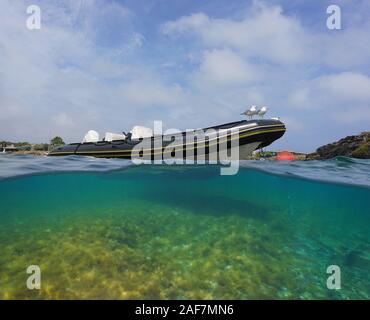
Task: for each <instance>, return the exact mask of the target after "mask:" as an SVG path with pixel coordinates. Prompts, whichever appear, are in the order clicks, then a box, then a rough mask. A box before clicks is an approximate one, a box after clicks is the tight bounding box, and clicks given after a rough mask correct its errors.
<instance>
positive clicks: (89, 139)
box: [49, 118, 285, 160]
mask: <svg viewBox="0 0 370 320" xmlns="http://www.w3.org/2000/svg"><path fill="white" fill-rule="evenodd" d="M284 132H285V125H284V123H283V122H281V121H280V120H279V119H278V118H272V119H250V120H242V121H236V122H231V123H226V124H222V125H217V126H213V127H208V128H204V129H202V130H190V131H189V130H188V131H184V132H178V133H171V134H164V135H163V134H159V135H158V134H155V133H154V134H153V131H152V129H150V128H146V127H141V126H135V127H134V128H133V130H132V131H131V132H129V133H128V134H125V133H122V134H113V133H107V134H106V135H105V137H104V139H102V140H100V139H99V135H98V133H97V132H95V131H89V132H88V133H87V135H86V136H85V138H84V139H83V141H82V142H80V143H71V144H68V145H65V146H61V147H57V148H55V149H54V150H52V151H51V152H50V153H49V156H68V155H81V156H92V157H102V158H124V159H134V158H144V159H146V160H153V159H158V158H159V159H165V158H169V157H172V158H183V159H194V160H197V159H198V158H201V157H202V156H205V157H206V158H207V159H208V157H210V156H211V155H214V154H216V157H218V154H219V153H220V152H221V149H222V148H221V147H222V146H223V148H226V149H227V151H228V152H229V153H230V150H234V149H235V148H237V149H238V153H237V157H238V159H245V158H246V157H248V156H250V155H251V154H252V152H253V151H254V150H256V149H260V148H263V147H266V146H268V145H270V144H271V143H272V142H274V141H275V140H277V139H279V138H280V137H281V136H282V135H283V134H284Z"/></svg>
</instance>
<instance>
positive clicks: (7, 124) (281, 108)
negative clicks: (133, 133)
mask: <svg viewBox="0 0 370 320" xmlns="http://www.w3.org/2000/svg"><path fill="white" fill-rule="evenodd" d="M30 4H36V5H38V6H39V7H40V8H41V23H42V27H41V29H40V30H28V29H27V28H26V19H27V17H28V16H27V13H26V8H27V6H28V5H30ZM330 4H337V5H339V6H340V8H341V13H342V29H341V30H329V29H327V27H326V19H327V17H328V15H327V13H326V8H327V7H328V5H330ZM369 16H370V3H369V1H343V0H342V1H339V0H338V1H321V0H320V1H319V0H315V1H299V0H298V1H224V0H217V1H215V0H213V1H211V0H208V1H207V0H187V1H185V0H182V1H180V0H167V1H165V0H135V1H134V0H131V1H113V0H69V1H61V0H60V1H46V0H44V1H37V0H31V1H21V0H19V1H12V0H4V1H1V4H0V26H1V28H0V140H2V139H6V140H28V141H32V142H43V141H45V142H46V141H47V140H48V139H49V138H50V137H51V136H55V135H61V136H62V137H63V138H64V139H65V140H66V141H68V142H72V141H79V140H81V138H82V136H83V135H84V133H85V132H86V131H87V130H89V129H95V130H97V131H98V132H100V133H101V134H104V132H105V131H113V132H115V131H117V132H120V131H122V130H124V131H128V130H129V129H130V128H131V127H132V126H134V125H136V124H142V125H147V126H151V125H152V123H153V120H162V121H163V122H164V125H165V127H167V128H179V129H188V128H199V127H206V126H210V125H213V124H219V123H224V122H229V121H235V120H238V119H240V116H239V114H240V113H241V112H242V111H244V110H245V109H246V107H247V106H249V105H252V104H256V105H267V106H268V107H269V112H268V116H271V117H273V116H280V117H281V119H282V120H283V121H284V122H286V124H287V133H286V135H285V136H284V137H283V138H282V139H280V140H279V141H277V142H276V143H274V145H273V146H272V147H271V148H273V149H294V150H297V151H313V150H314V149H315V148H316V147H318V146H320V145H322V144H325V143H328V142H331V141H333V140H337V139H339V138H341V137H343V136H346V135H350V134H356V133H359V132H361V131H364V130H369V129H370V127H369V123H370V74H369V71H370V69H369V67H370V59H369V57H370V38H369V34H370V19H369V18H370V17H369Z"/></svg>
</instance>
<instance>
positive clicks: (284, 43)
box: [162, 3, 311, 63]
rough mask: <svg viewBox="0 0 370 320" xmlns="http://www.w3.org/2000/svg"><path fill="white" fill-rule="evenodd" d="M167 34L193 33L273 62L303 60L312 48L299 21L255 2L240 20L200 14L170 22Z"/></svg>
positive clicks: (210, 44) (211, 43) (211, 44)
mask: <svg viewBox="0 0 370 320" xmlns="http://www.w3.org/2000/svg"><path fill="white" fill-rule="evenodd" d="M162 31H163V33H165V34H176V33H185V32H186V31H188V32H193V33H195V34H197V35H198V36H199V37H200V38H201V40H202V41H203V43H204V44H205V45H206V46H208V47H214V48H222V47H225V46H227V47H230V48H234V49H237V50H241V51H242V52H243V54H244V55H246V56H249V57H259V58H264V59H267V60H268V61H271V62H279V63H297V62H301V61H302V60H303V59H304V58H305V56H306V55H307V54H309V52H310V51H311V50H309V41H308V37H307V36H306V34H305V32H304V30H303V28H302V26H301V25H300V23H299V21H298V20H297V19H295V18H292V17H288V16H284V15H283V13H282V9H281V7H278V6H275V7H272V6H266V5H263V4H261V3H259V4H257V3H255V5H254V7H253V10H252V11H251V14H250V15H248V16H247V17H245V19H243V20H240V21H235V20H229V19H214V18H209V17H208V16H206V15H205V14H202V13H197V14H192V15H189V16H185V17H181V18H180V19H178V20H175V21H169V22H167V23H166V24H164V25H163V26H162Z"/></svg>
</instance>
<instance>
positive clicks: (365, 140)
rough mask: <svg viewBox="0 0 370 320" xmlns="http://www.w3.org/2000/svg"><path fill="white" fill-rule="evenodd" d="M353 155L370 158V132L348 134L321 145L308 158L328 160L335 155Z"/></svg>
mask: <svg viewBox="0 0 370 320" xmlns="http://www.w3.org/2000/svg"><path fill="white" fill-rule="evenodd" d="M339 156H343V157H351V158H358V159H370V132H369V131H366V132H362V133H360V134H359V135H353V136H347V137H345V138H343V139H340V140H338V141H336V142H333V143H329V144H326V145H324V146H321V147H319V148H318V149H317V150H316V152H313V153H309V154H307V156H306V160H327V159H332V158H335V157H339Z"/></svg>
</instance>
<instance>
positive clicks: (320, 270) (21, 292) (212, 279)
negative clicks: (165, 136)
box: [0, 155, 370, 299]
mask: <svg viewBox="0 0 370 320" xmlns="http://www.w3.org/2000/svg"><path fill="white" fill-rule="evenodd" d="M0 166H1V167H0V221H1V223H0V252H1V255H0V298H1V299H12V298H20V299H44V298H47V299H62V298H65V299H76V298H77V299H144V298H146V299H266V298H271V299H369V298H370V286H369V284H370V209H369V208H370V205H369V199H370V182H369V179H370V174H369V170H368V169H369V168H370V162H369V161H367V160H361V161H359V160H352V159H346V158H338V159H336V160H332V161H326V162H321V161H312V162H290V163H277V162H267V161H265V162H262V161H259V162H244V163H242V167H241V168H240V170H239V172H238V174H237V175H234V176H221V175H220V170H219V169H220V168H219V167H217V166H197V167H195V166H148V165H143V166H133V165H130V163H129V162H128V161H121V160H118V161H117V160H106V159H90V158H77V157H68V158H57V159H55V158H44V157H40V158H36V157H22V156H19V157H17V156H8V155H5V156H2V157H0ZM29 265H38V266H40V269H41V273H42V278H41V290H28V289H27V287H26V280H27V276H28V275H27V274H26V268H27V267H28V266H29ZM329 265H338V266H339V267H340V269H341V289H339V290H329V289H328V288H327V286H326V281H327V277H328V276H329V275H328V274H327V273H326V268H327V267H328V266H329Z"/></svg>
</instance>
